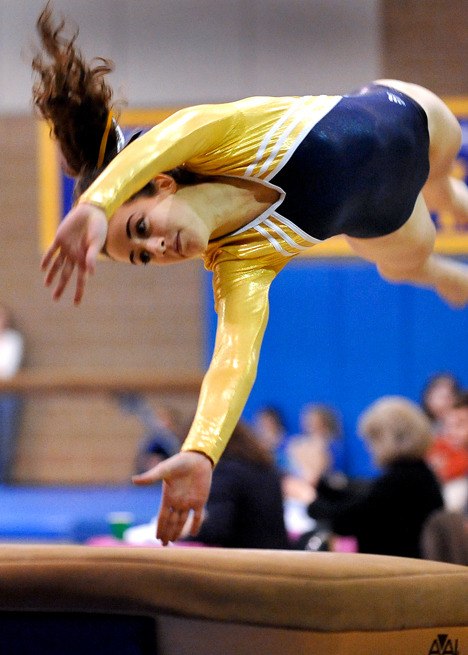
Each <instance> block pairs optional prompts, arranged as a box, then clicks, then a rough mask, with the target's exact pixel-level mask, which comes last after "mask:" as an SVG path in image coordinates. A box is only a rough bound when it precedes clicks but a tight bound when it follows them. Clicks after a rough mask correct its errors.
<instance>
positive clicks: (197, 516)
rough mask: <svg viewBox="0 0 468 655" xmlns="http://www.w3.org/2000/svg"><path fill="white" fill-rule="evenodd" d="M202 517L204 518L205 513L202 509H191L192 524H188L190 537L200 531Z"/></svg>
mask: <svg viewBox="0 0 468 655" xmlns="http://www.w3.org/2000/svg"><path fill="white" fill-rule="evenodd" d="M204 518H205V513H204V511H203V509H201V510H193V515H192V525H191V526H190V536H192V537H196V536H197V534H198V533H199V532H200V528H201V526H202V523H203V519H204Z"/></svg>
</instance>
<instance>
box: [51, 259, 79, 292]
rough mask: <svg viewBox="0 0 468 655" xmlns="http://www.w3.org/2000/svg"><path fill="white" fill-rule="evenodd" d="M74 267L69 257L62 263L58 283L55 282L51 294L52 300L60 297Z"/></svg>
mask: <svg viewBox="0 0 468 655" xmlns="http://www.w3.org/2000/svg"><path fill="white" fill-rule="evenodd" d="M74 268H75V264H74V263H73V262H72V261H70V260H69V259H66V260H65V263H64V265H63V267H62V273H61V275H60V280H59V282H58V284H57V286H56V288H55V291H54V294H53V298H54V300H58V299H59V298H60V297H61V295H62V293H63V292H64V290H65V288H66V286H67V284H68V282H69V280H70V277H71V275H72V273H73V269H74Z"/></svg>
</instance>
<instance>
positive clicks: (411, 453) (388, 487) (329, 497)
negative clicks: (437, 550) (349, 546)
mask: <svg viewBox="0 0 468 655" xmlns="http://www.w3.org/2000/svg"><path fill="white" fill-rule="evenodd" d="M358 427H359V431H360V433H361V434H362V435H363V437H364V439H365V440H366V442H367V444H368V445H369V448H370V451H371V453H372V455H373V458H374V460H375V462H376V463H377V464H378V465H379V466H380V467H381V473H380V474H379V476H378V477H377V478H376V479H375V480H374V481H373V482H372V483H371V484H370V485H369V487H368V489H367V490H366V491H365V492H363V493H361V494H359V495H357V496H355V495H354V496H353V495H351V494H348V493H347V492H346V491H343V492H341V493H340V492H337V491H335V490H330V489H326V488H325V489H324V488H322V489H320V490H319V497H318V499H317V500H316V501H315V502H313V503H312V504H311V505H310V507H309V514H310V515H311V516H312V517H313V518H315V519H317V520H322V521H324V520H325V521H327V522H328V523H329V526H330V528H331V530H332V532H334V533H336V534H339V535H353V536H354V537H356V539H357V543H358V550H359V552H364V553H376V554H383V555H397V556H401V557H421V550H420V538H421V531H422V528H423V526H424V524H425V522H426V520H427V518H428V517H429V515H430V514H432V512H434V511H435V510H437V509H440V508H441V507H442V506H443V500H442V494H441V490H440V487H439V484H438V482H437V480H436V478H435V476H434V474H433V473H432V471H431V470H430V469H429V468H428V466H427V464H426V463H425V461H424V458H425V455H426V452H427V449H428V447H429V445H430V444H431V441H432V436H431V424H430V422H429V420H428V418H427V417H426V416H425V414H424V413H423V411H422V410H421V409H420V408H419V407H418V406H417V405H416V404H415V403H413V402H411V401H410V400H408V399H406V398H402V397H398V396H385V397H383V398H380V399H379V400H377V401H376V402H375V403H373V404H372V405H371V406H370V407H369V408H368V409H367V410H366V411H365V412H364V413H363V414H362V416H361V417H360V419H359V426H358Z"/></svg>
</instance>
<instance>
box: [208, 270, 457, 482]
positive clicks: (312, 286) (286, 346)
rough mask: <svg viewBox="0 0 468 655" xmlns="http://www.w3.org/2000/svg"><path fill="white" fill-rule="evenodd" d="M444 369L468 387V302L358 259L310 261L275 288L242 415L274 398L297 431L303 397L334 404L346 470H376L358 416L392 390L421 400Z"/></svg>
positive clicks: (285, 274) (212, 324)
mask: <svg viewBox="0 0 468 655" xmlns="http://www.w3.org/2000/svg"><path fill="white" fill-rule="evenodd" d="M206 288H207V293H206V298H207V300H206V304H207V349H206V353H207V355H206V360H207V363H208V361H209V359H210V357H211V352H212V348H213V344H214V334H215V329H216V317H215V314H214V312H213V301H212V294H211V276H210V275H209V274H207V284H206ZM445 370H449V371H452V372H454V373H455V374H456V375H457V376H458V377H459V378H460V381H461V382H462V384H463V385H465V386H466V387H468V309H464V310H454V309H451V308H449V307H447V306H446V305H445V304H444V303H443V302H442V301H441V300H439V298H438V296H437V295H436V294H435V293H433V292H431V291H428V290H424V289H416V288H413V287H410V286H408V285H391V284H388V283H386V282H384V281H383V280H382V279H381V278H380V277H379V275H378V273H377V272H376V270H375V268H374V267H373V266H372V265H370V264H367V263H365V262H362V261H361V260H358V259H356V260H346V259H344V260H341V259H340V260H336V259H333V260H328V259H327V260H316V259H312V258H303V259H299V260H295V261H294V262H291V263H290V264H288V266H286V268H285V269H284V270H283V271H282V272H281V274H280V275H279V276H278V278H277V279H276V280H275V282H274V284H273V286H272V289H271V294H270V321H269V324H268V327H267V331H266V335H265V340H264V343H263V347H262V354H261V359H260V366H259V371H258V376H257V381H256V383H255V386H254V389H253V390H252V393H251V396H250V398H249V401H248V403H247V406H246V408H245V413H244V417H245V418H246V419H247V420H249V419H251V418H252V416H253V414H254V413H255V411H256V410H257V409H258V408H260V407H261V406H262V405H270V404H272V405H275V406H277V407H278V408H280V409H281V410H282V411H283V413H284V415H285V417H286V420H287V423H288V429H289V431H290V432H296V431H297V430H298V427H299V426H298V416H299V412H300V409H301V407H302V406H303V405H304V404H305V403H308V402H326V403H330V404H332V405H334V406H335V407H337V408H338V409H339V410H340V412H341V414H342V417H343V423H344V430H345V434H346V452H347V463H348V472H349V474H350V475H353V476H370V475H373V474H374V473H375V469H374V467H373V465H372V463H371V461H370V459H369V456H368V454H367V451H366V450H365V448H364V445H363V443H362V441H361V439H359V438H358V437H357V436H356V420H357V418H358V416H359V414H360V413H361V412H362V410H363V409H364V408H365V407H366V406H367V405H368V404H369V403H371V402H372V401H373V400H375V399H376V398H378V397H379V396H381V395H385V394H401V395H405V396H407V397H409V398H412V399H413V400H416V401H419V399H420V394H421V390H422V387H423V385H424V383H425V382H426V380H427V378H428V377H429V376H430V375H432V374H433V373H435V372H438V371H445Z"/></svg>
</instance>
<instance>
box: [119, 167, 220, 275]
mask: <svg viewBox="0 0 468 655" xmlns="http://www.w3.org/2000/svg"><path fill="white" fill-rule="evenodd" d="M155 182H156V186H157V188H158V192H157V193H156V195H154V196H151V197H138V198H136V199H135V200H132V201H130V202H127V203H125V204H124V205H122V206H121V207H119V209H118V210H117V211H116V212H115V214H114V215H113V217H112V218H111V220H110V221H109V227H108V232H107V240H106V250H107V253H108V254H109V256H110V257H111V258H112V259H115V260H116V261H120V262H130V263H131V264H136V265H138V264H160V265H161V264H174V263H177V262H180V261H184V260H185V259H189V258H193V257H197V256H199V255H201V254H202V253H203V252H204V250H205V249H206V247H207V245H208V239H209V234H208V230H207V229H206V226H205V225H204V223H203V221H202V220H201V219H200V217H199V216H198V215H197V214H196V213H195V212H194V211H193V210H192V208H191V206H190V205H189V204H188V203H187V202H186V201H184V200H182V199H181V198H179V197H178V195H177V193H176V191H177V185H176V183H175V182H174V180H173V179H172V178H171V177H170V176H168V175H158V176H157V178H155Z"/></svg>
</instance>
